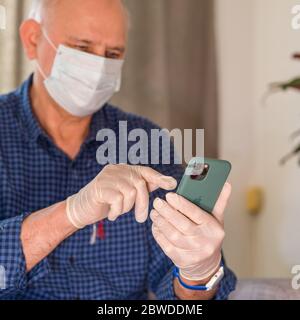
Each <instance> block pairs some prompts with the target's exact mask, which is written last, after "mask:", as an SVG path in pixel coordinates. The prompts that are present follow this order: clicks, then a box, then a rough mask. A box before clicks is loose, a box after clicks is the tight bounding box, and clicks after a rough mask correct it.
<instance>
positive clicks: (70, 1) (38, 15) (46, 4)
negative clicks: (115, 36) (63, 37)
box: [29, 0, 129, 25]
mask: <svg viewBox="0 0 300 320" xmlns="http://www.w3.org/2000/svg"><path fill="white" fill-rule="evenodd" d="M97 8H99V10H97ZM107 8H109V9H111V10H110V11H113V10H114V12H115V13H117V14H120V16H123V18H124V17H125V19H126V20H127V22H128V25H129V13H128V10H127V8H126V7H125V5H124V2H123V0H84V1H82V0H32V6H31V10H30V14H29V18H31V19H34V20H36V21H38V22H39V23H41V22H42V20H43V18H44V17H46V16H48V15H51V13H53V12H55V16H57V15H59V13H62V14H64V15H66V16H68V18H71V15H72V14H73V15H75V14H76V13H77V15H78V16H79V17H80V16H81V11H82V14H83V12H86V11H87V12H88V13H89V14H90V15H92V14H94V15H95V14H96V15H97V14H98V15H100V14H101V12H102V11H104V9H107ZM53 10H55V11H53ZM62 10H64V11H65V12H61V11H62ZM106 12H107V10H106ZM76 18H78V17H76Z"/></svg>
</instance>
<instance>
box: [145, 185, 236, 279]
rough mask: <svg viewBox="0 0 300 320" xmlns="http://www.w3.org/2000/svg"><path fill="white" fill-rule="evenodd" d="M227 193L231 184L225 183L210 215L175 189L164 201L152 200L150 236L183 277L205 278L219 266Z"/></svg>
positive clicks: (228, 194) (228, 193) (208, 277)
mask: <svg viewBox="0 0 300 320" xmlns="http://www.w3.org/2000/svg"><path fill="white" fill-rule="evenodd" d="M230 193H231V186H230V184H228V183H226V185H225V186H224V188H223V191H222V193H221V195H220V197H219V200H218V202H217V204H216V206H215V208H214V211H213V215H211V214H208V213H206V212H205V211H203V210H201V209H200V208H199V207H197V206H196V205H194V204H193V203H191V202H190V201H188V200H186V199H185V198H183V197H181V196H179V195H177V194H175V193H169V194H167V196H166V201H164V200H161V199H156V200H155V201H154V209H153V210H152V212H151V215H150V217H151V219H152V221H153V225H152V232H153V236H154V238H155V240H156V241H157V243H158V244H159V245H160V247H161V248H162V250H163V251H164V252H165V254H166V255H167V256H168V257H169V258H170V259H171V260H172V261H173V262H174V264H175V265H176V266H177V267H178V268H179V269H180V275H181V277H182V280H183V281H185V280H187V281H188V282H189V283H191V282H195V284H196V283H198V284H199V283H201V282H203V281H204V280H205V281H207V279H210V277H212V276H213V275H214V274H215V272H216V271H217V269H218V267H219V266H220V262H221V248H222V243H223V240H224V236H225V232H224V210H225V208H226V205H227V201H228V199H229V196H230Z"/></svg>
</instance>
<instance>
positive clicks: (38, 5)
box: [29, 0, 131, 27]
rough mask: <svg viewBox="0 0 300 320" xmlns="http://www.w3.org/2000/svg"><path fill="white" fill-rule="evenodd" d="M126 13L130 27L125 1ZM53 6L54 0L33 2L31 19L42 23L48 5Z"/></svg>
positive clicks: (35, 0) (33, 0)
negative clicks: (44, 10)
mask: <svg viewBox="0 0 300 320" xmlns="http://www.w3.org/2000/svg"><path fill="white" fill-rule="evenodd" d="M121 2H122V4H123V7H124V10H125V13H126V17H127V20H128V26H129V27H130V24H131V23H130V14H129V10H128V8H127V7H126V5H125V3H124V0H121ZM50 3H51V4H53V3H54V0H32V4H31V8H30V12H29V19H33V20H35V21H37V22H39V23H41V22H42V13H43V9H44V7H45V6H46V5H49V4H50Z"/></svg>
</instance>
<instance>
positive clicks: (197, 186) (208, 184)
mask: <svg viewBox="0 0 300 320" xmlns="http://www.w3.org/2000/svg"><path fill="white" fill-rule="evenodd" d="M204 161H205V164H208V165H209V170H208V173H207V175H206V176H205V178H204V179H203V180H195V179H193V178H192V177H191V176H190V175H186V174H185V175H184V176H183V178H182V180H181V182H180V184H179V186H178V189H177V193H178V194H179V195H181V196H183V197H184V198H186V199H188V200H190V201H191V202H193V203H194V204H195V205H197V206H199V207H200V208H202V209H203V210H205V211H206V212H208V213H212V212H213V209H214V207H215V204H216V202H217V200H218V198H219V196H220V193H221V191H222V189H223V187H224V185H225V183H226V181H227V178H228V176H229V173H230V171H231V164H230V163H229V162H228V161H224V160H214V159H207V158H205V159H204Z"/></svg>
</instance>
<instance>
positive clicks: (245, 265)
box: [216, 0, 300, 277]
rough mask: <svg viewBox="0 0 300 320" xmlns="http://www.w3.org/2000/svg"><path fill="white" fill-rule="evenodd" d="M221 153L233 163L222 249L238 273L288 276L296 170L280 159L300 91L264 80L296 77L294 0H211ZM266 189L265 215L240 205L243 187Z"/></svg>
mask: <svg viewBox="0 0 300 320" xmlns="http://www.w3.org/2000/svg"><path fill="white" fill-rule="evenodd" d="M216 2H217V6H216V17H217V34H218V55H219V69H220V105H221V114H220V122H221V132H220V141H221V155H222V157H223V158H226V159H229V160H231V161H232V163H233V168H234V170H233V174H232V176H231V181H232V184H233V187H234V193H233V197H232V200H231V204H230V207H229V208H228V211H227V218H226V228H227V239H226V243H225V251H226V255H227V257H228V260H229V263H230V265H231V266H232V267H233V269H235V271H236V272H237V274H238V275H239V276H240V277H249V276H255V277H290V269H291V267H292V266H293V265H294V264H300V232H299V229H300V228H299V225H300V167H298V166H297V163H296V160H294V161H292V162H290V163H288V164H287V165H286V166H285V167H280V166H279V164H278V163H279V159H280V158H281V157H282V156H283V155H284V154H285V153H286V152H288V151H289V150H290V148H291V147H292V143H291V141H290V140H289V139H288V138H289V135H290V134H291V133H292V132H293V131H295V130H296V129H298V128H300V92H299V93H298V92H289V93H279V94H276V95H274V96H271V97H270V98H269V100H268V101H267V106H265V107H263V104H262V101H261V100H262V96H263V94H264V93H265V91H266V88H267V85H268V84H269V83H271V82H274V81H278V80H287V79H289V78H291V77H293V76H296V75H300V62H295V61H293V60H292V59H291V58H290V57H291V54H292V53H294V52H297V51H300V31H294V30H292V28H291V18H292V15H291V8H292V6H293V5H295V4H298V3H300V2H299V1H298V2H297V1H295V0H225V1H224V0H217V1H216ZM251 185H259V186H262V187H263V189H264V191H265V206H264V209H263V212H262V213H261V214H260V215H259V216H257V217H252V216H250V215H248V214H247V211H246V208H245V191H246V189H247V187H248V186H251Z"/></svg>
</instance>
